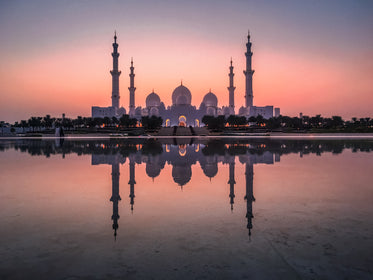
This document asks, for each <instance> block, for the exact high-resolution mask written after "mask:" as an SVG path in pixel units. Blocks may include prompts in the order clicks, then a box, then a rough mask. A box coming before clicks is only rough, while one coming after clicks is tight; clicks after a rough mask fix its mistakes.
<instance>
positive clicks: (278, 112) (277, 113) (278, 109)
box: [275, 108, 280, 118]
mask: <svg viewBox="0 0 373 280" xmlns="http://www.w3.org/2000/svg"><path fill="white" fill-rule="evenodd" d="M279 116H280V108H275V117H276V118H278V117H279Z"/></svg>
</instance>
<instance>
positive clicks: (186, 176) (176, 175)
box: [172, 165, 192, 186]
mask: <svg viewBox="0 0 373 280" xmlns="http://www.w3.org/2000/svg"><path fill="white" fill-rule="evenodd" d="M172 177H173V179H174V182H175V183H177V184H178V185H179V186H184V185H185V184H186V183H188V182H189V181H190V178H191V177H192V169H191V167H190V165H189V166H184V165H182V166H179V165H174V166H173V167H172Z"/></svg>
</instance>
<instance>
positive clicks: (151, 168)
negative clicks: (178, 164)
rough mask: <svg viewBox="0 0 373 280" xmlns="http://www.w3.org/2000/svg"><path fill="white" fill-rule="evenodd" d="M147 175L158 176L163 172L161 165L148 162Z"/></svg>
mask: <svg viewBox="0 0 373 280" xmlns="http://www.w3.org/2000/svg"><path fill="white" fill-rule="evenodd" d="M145 170H146V175H148V176H149V177H151V178H155V177H157V176H158V175H159V174H160V173H161V166H160V165H159V164H157V163H154V162H150V163H147V164H146V168H145Z"/></svg>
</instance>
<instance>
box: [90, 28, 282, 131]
mask: <svg viewBox="0 0 373 280" xmlns="http://www.w3.org/2000/svg"><path fill="white" fill-rule="evenodd" d="M251 45H252V44H251V42H250V33H249V34H248V36H247V44H246V53H245V56H246V70H245V71H244V75H245V88H246V89H245V106H242V107H241V108H239V110H238V115H239V116H245V117H246V118H249V117H251V116H258V115H261V116H263V117H264V118H265V119H269V118H272V117H273V116H275V117H277V116H279V115H280V109H279V108H275V109H274V108H273V106H264V107H259V106H254V105H253V74H254V70H253V69H252V55H253V53H252V51H251ZM112 56H113V70H111V71H110V73H111V76H112V95H111V100H112V106H110V107H98V106H93V107H92V118H96V117H100V118H103V117H110V118H111V117H117V118H119V117H121V116H122V115H124V114H126V109H125V108H123V107H119V98H120V95H119V76H120V74H121V71H119V70H118V58H119V53H118V43H117V35H116V33H115V35H114V43H113V53H112ZM134 69H135V68H134V66H133V60H132V59H131V67H130V74H129V77H130V86H129V88H128V90H129V111H128V114H129V116H130V117H131V118H136V119H138V120H140V119H141V117H143V116H149V117H150V116H157V117H161V118H162V119H163V126H175V125H176V126H193V127H199V126H200V125H203V124H202V118H203V116H205V115H209V116H214V117H217V116H220V115H224V116H225V117H228V116H230V115H235V114H236V112H235V104H234V100H235V98H234V97H235V96H234V95H235V93H234V91H235V89H236V87H235V86H234V72H233V69H234V67H233V62H232V59H231V61H230V67H229V74H228V76H229V86H228V88H227V89H228V95H229V105H228V106H222V107H219V106H218V98H217V97H216V95H215V94H214V93H212V92H211V90H210V91H209V92H208V93H206V95H205V96H204V97H203V100H202V102H201V104H200V106H199V108H197V107H196V106H193V105H192V93H191V92H190V90H189V89H188V88H187V87H186V86H185V85H183V83H182V82H181V84H180V85H179V86H178V87H176V88H175V89H174V91H173V92H172V96H171V98H172V105H171V106H167V108H166V106H165V104H164V103H163V102H162V101H161V99H160V98H159V95H158V94H156V93H155V92H154V91H153V92H151V93H150V94H149V95H148V96H147V97H146V102H145V107H141V106H138V107H136V106H135V91H136V87H135V73H134Z"/></svg>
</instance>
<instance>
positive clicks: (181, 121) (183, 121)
mask: <svg viewBox="0 0 373 280" xmlns="http://www.w3.org/2000/svg"><path fill="white" fill-rule="evenodd" d="M179 126H183V127H185V126H187V125H186V117H185V116H180V117H179Z"/></svg>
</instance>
